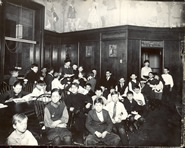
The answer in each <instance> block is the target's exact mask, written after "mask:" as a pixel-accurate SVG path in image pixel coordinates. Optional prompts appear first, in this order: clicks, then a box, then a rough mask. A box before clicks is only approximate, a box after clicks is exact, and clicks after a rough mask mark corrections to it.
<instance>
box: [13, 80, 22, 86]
mask: <svg viewBox="0 0 185 148" xmlns="http://www.w3.org/2000/svg"><path fill="white" fill-rule="evenodd" d="M17 85H21V86H22V83H21V81H19V80H17V81H15V82H14V84H13V87H16V86H17Z"/></svg>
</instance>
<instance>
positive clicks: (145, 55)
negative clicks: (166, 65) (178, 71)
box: [141, 47, 163, 74]
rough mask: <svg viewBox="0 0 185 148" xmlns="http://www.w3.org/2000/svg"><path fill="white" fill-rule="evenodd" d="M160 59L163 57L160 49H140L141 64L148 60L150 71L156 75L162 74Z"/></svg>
mask: <svg viewBox="0 0 185 148" xmlns="http://www.w3.org/2000/svg"><path fill="white" fill-rule="evenodd" d="M162 57H163V49H162V48H154V47H147V48H146V47H145V48H141V63H142V64H143V63H144V61H145V60H149V61H150V67H151V68H152V71H153V72H155V73H158V74H161V73H162V68H163V58H162ZM142 66H143V65H142Z"/></svg>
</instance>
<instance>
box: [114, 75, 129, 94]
mask: <svg viewBox="0 0 185 148" xmlns="http://www.w3.org/2000/svg"><path fill="white" fill-rule="evenodd" d="M126 88H127V85H126V84H125V79H124V78H120V79H119V83H118V84H117V85H116V91H118V92H119V93H120V95H121V96H122V97H124V96H126V95H125V91H126Z"/></svg>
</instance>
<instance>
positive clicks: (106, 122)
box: [85, 98, 120, 146]
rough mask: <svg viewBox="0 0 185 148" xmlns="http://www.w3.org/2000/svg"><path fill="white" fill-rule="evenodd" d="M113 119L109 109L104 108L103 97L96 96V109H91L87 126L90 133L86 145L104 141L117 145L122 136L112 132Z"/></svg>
mask: <svg viewBox="0 0 185 148" xmlns="http://www.w3.org/2000/svg"><path fill="white" fill-rule="evenodd" d="M112 126H113V124H112V121H111V118H110V115H109V113H108V111H106V110H104V109H103V99H102V98H96V100H95V101H94V109H93V110H91V111H89V113H88V116H87V119H86V128H87V130H88V131H89V132H90V134H89V135H88V136H87V138H86V141H85V143H86V145H97V144H98V143H99V142H103V143H104V144H106V145H108V146H117V145H118V144H119V141H120V138H119V136H118V135H116V134H114V133H112Z"/></svg>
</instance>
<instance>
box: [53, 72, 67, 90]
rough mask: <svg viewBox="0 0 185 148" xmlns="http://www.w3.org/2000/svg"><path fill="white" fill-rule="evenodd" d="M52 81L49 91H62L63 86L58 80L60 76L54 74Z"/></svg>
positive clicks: (56, 73)
mask: <svg viewBox="0 0 185 148" xmlns="http://www.w3.org/2000/svg"><path fill="white" fill-rule="evenodd" d="M53 77H54V79H53V81H52V82H51V89H54V88H57V89H64V85H62V84H61V82H60V80H59V78H60V74H59V73H58V72H54V76H53Z"/></svg>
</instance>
